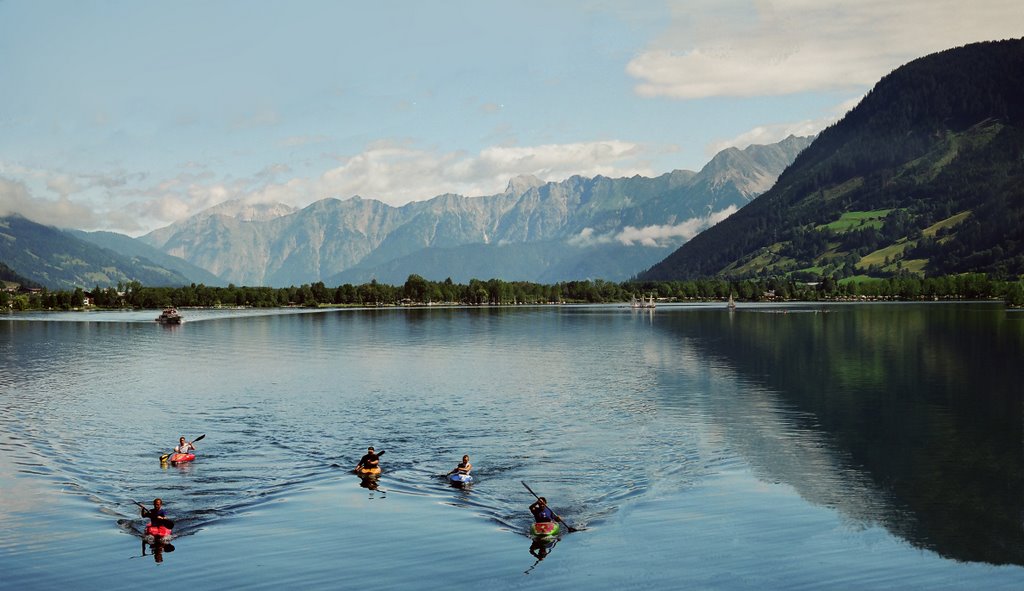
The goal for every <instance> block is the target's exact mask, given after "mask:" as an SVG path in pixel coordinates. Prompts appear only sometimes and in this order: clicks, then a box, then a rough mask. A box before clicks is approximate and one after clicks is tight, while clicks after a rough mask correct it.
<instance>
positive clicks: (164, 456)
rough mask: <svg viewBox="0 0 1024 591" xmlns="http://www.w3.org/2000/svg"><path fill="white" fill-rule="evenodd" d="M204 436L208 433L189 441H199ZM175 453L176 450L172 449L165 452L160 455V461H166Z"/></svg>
mask: <svg viewBox="0 0 1024 591" xmlns="http://www.w3.org/2000/svg"><path fill="white" fill-rule="evenodd" d="M203 437H206V433H203V434H202V435H200V436H199V437H196V438H195V439H193V440H192V441H189V443H195V442H197V441H201V440H202V439H203ZM173 454H174V452H173V451H172V452H171V453H169V454H164V455H162V456H160V461H161V462H166V461H167V458H169V457H171V455H173Z"/></svg>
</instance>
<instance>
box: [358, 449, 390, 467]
mask: <svg viewBox="0 0 1024 591" xmlns="http://www.w3.org/2000/svg"><path fill="white" fill-rule="evenodd" d="M383 454H384V452H383V451H381V452H380V453H379V454H378V453H374V451H373V446H372V445H371V446H370V447H368V448H366V455H364V456H363V457H362V458H360V459H359V463H358V464H356V470H360V469H362V470H372V469H374V468H380V456H381V455H383Z"/></svg>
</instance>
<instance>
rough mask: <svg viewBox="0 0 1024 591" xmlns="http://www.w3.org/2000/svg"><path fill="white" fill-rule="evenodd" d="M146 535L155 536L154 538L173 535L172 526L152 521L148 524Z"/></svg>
mask: <svg viewBox="0 0 1024 591" xmlns="http://www.w3.org/2000/svg"><path fill="white" fill-rule="evenodd" d="M146 535H147V536H153V537H154V538H166V537H167V536H169V535H171V528H169V527H164V526H162V525H153V524H152V523H151V524H149V525H147V526H146Z"/></svg>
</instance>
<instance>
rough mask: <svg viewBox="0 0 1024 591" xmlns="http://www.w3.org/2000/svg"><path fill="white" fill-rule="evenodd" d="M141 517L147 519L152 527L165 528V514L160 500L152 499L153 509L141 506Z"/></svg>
mask: <svg viewBox="0 0 1024 591" xmlns="http://www.w3.org/2000/svg"><path fill="white" fill-rule="evenodd" d="M139 506H140V507H142V516H143V517H149V523H150V525H153V526H154V527H160V526H165V525H166V524H167V521H168V519H167V513H165V512H164V502H163V500H162V499H153V508H152V509H147V508H145V507H143V506H142V505H139Z"/></svg>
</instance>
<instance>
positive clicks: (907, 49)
mask: <svg viewBox="0 0 1024 591" xmlns="http://www.w3.org/2000/svg"><path fill="white" fill-rule="evenodd" d="M1021 30H1024V10H1021V8H1020V3H1019V1H1018V0H979V1H976V2H962V1H961V0H906V1H903V2H892V1H891V0H859V1H858V2H845V1H842V0H774V1H772V2H766V1H763V0H744V1H739V2H728V3H725V2H719V1H717V0H685V1H680V2H678V3H677V4H676V5H675V7H674V10H673V18H672V22H671V24H670V25H669V27H668V28H667V30H666V32H665V34H664V35H663V36H662V37H661V38H660V39H657V40H655V41H654V42H653V43H652V44H651V45H650V47H648V48H647V50H645V51H644V52H642V53H640V54H639V55H637V56H636V57H635V58H634V59H633V60H631V61H630V62H629V64H628V65H627V67H626V72H627V73H628V74H629V75H630V76H633V77H634V78H636V79H637V80H638V81H639V82H638V84H637V86H636V87H635V91H636V92H637V94H639V95H641V96H645V97H655V96H666V97H672V98H681V99H692V98H705V97H715V96H739V97H749V96H766V95H783V94H791V93H797V92H808V91H821V90H836V89H848V88H863V87H866V86H871V85H873V84H874V83H875V82H877V81H878V79H879V78H881V77H882V76H884V75H885V74H887V73H889V72H890V71H891V70H893V69H894V68H896V67H898V66H900V65H902V64H904V63H906V62H908V61H910V60H912V59H915V58H917V57H921V56H923V55H926V54H929V53H932V52H935V51H939V50H943V49H948V48H950V47H956V46H958V45H963V44H965V43H971V42H975V41H984V40H992V39H1005V38H1013V37H1018V36H1019V35H1020V31H1021Z"/></svg>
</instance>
